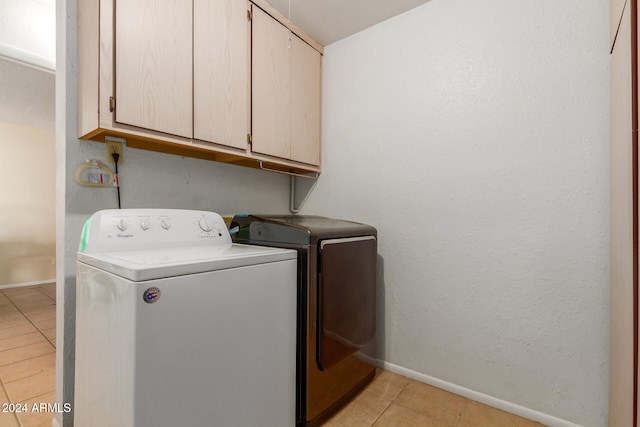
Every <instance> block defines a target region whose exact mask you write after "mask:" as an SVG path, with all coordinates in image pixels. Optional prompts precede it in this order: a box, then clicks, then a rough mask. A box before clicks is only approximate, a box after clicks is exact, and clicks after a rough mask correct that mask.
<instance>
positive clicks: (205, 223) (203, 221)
mask: <svg viewBox="0 0 640 427" xmlns="http://www.w3.org/2000/svg"><path fill="white" fill-rule="evenodd" d="M198 225H199V226H200V229H201V230H202V231H206V232H207V233H208V232H210V231H211V230H213V224H212V223H211V221H210V220H209V218H206V217H204V218H200V222H199V223H198Z"/></svg>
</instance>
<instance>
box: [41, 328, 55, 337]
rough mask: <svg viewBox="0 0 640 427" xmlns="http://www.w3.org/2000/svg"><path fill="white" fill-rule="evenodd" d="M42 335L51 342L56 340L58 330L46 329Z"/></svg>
mask: <svg viewBox="0 0 640 427" xmlns="http://www.w3.org/2000/svg"><path fill="white" fill-rule="evenodd" d="M42 333H43V334H44V336H45V337H47V339H50V340H55V339H56V328H51V329H45V330H43V331H42Z"/></svg>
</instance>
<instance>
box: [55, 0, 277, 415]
mask: <svg viewBox="0 0 640 427" xmlns="http://www.w3.org/2000/svg"><path fill="white" fill-rule="evenodd" d="M76 5H77V0H58V1H57V23H58V34H57V36H58V57H57V64H58V68H57V72H56V94H57V97H56V143H57V149H56V151H57V159H56V165H57V183H56V184H57V187H56V191H57V205H56V209H57V229H58V240H57V245H58V246H57V254H58V264H59V265H60V266H64V267H63V268H58V271H57V282H58V287H57V307H58V312H57V324H58V327H57V336H56V339H57V342H58V347H57V356H56V371H57V373H56V381H57V383H56V395H57V399H58V401H59V402H73V375H74V371H73V367H74V365H73V363H74V334H75V323H74V322H75V254H76V250H77V247H78V241H79V238H80V232H81V229H82V225H83V224H84V222H85V220H86V219H87V218H88V217H89V216H90V215H91V214H92V213H93V212H95V211H96V210H99V209H106V208H116V207H117V204H116V203H117V201H116V193H115V190H114V189H111V188H98V189H95V188H90V187H80V186H79V185H77V184H76V183H75V181H74V179H73V176H74V173H75V170H76V167H77V166H78V165H80V164H81V163H83V162H84V161H85V159H90V158H96V159H102V160H104V158H105V145H104V144H102V143H97V142H89V141H80V140H78V139H77V138H76V129H77V119H76V117H77V101H76V100H77V22H76V19H75V17H76V16H77V7H76ZM70 17H71V18H70ZM123 156H124V162H123V164H122V167H120V168H119V172H120V181H121V194H122V206H123V208H141V207H152V208H153V207H159V208H182V209H204V210H211V211H214V212H219V213H222V214H232V213H238V212H251V211H256V212H257V211H259V212H273V213H287V212H288V207H289V179H288V177H286V176H284V175H281V174H276V173H272V172H264V171H258V170H254V169H249V168H244V167H239V166H232V165H225V164H221V163H215V162H210V161H205V160H199V159H190V158H182V157H179V156H171V155H167V154H161V153H153V152H149V151H142V150H136V149H128V148H127V147H125V148H124V151H123ZM60 343H63V344H62V345H60ZM57 422H59V423H61V425H64V426H65V427H69V426H71V425H72V424H71V423H72V417H71V416H70V415H67V414H64V415H63V414H57Z"/></svg>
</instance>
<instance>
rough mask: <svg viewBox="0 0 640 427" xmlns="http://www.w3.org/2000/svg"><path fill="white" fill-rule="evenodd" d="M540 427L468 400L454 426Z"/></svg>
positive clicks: (533, 422) (538, 424)
mask: <svg viewBox="0 0 640 427" xmlns="http://www.w3.org/2000/svg"><path fill="white" fill-rule="evenodd" d="M478 426H482V427H484V426H486V427H541V426H543V424H540V423H537V422H535V421H531V420H528V419H526V418H521V417H519V416H517V415H513V414H510V413H508V412H504V411H501V410H500V409H496V408H492V407H491V406H487V405H483V404H482V403H478V402H474V401H469V404H468V405H467V406H466V407H465V409H464V411H463V412H462V416H461V417H460V421H459V422H458V424H456V427H478Z"/></svg>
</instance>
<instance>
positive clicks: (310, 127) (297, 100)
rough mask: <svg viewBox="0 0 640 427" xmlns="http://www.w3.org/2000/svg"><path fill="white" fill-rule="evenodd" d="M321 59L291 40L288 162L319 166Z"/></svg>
mask: <svg viewBox="0 0 640 427" xmlns="http://www.w3.org/2000/svg"><path fill="white" fill-rule="evenodd" d="M321 58H322V56H321V55H320V53H319V52H318V51H317V50H315V49H314V48H312V47H311V46H309V45H308V44H307V43H305V42H304V41H303V40H301V39H300V38H299V37H297V36H295V35H294V36H293V37H291V160H295V161H297V162H303V163H309V164H312V165H319V164H320V122H321V115H322V111H321V108H322V100H321V99H322V59H321Z"/></svg>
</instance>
